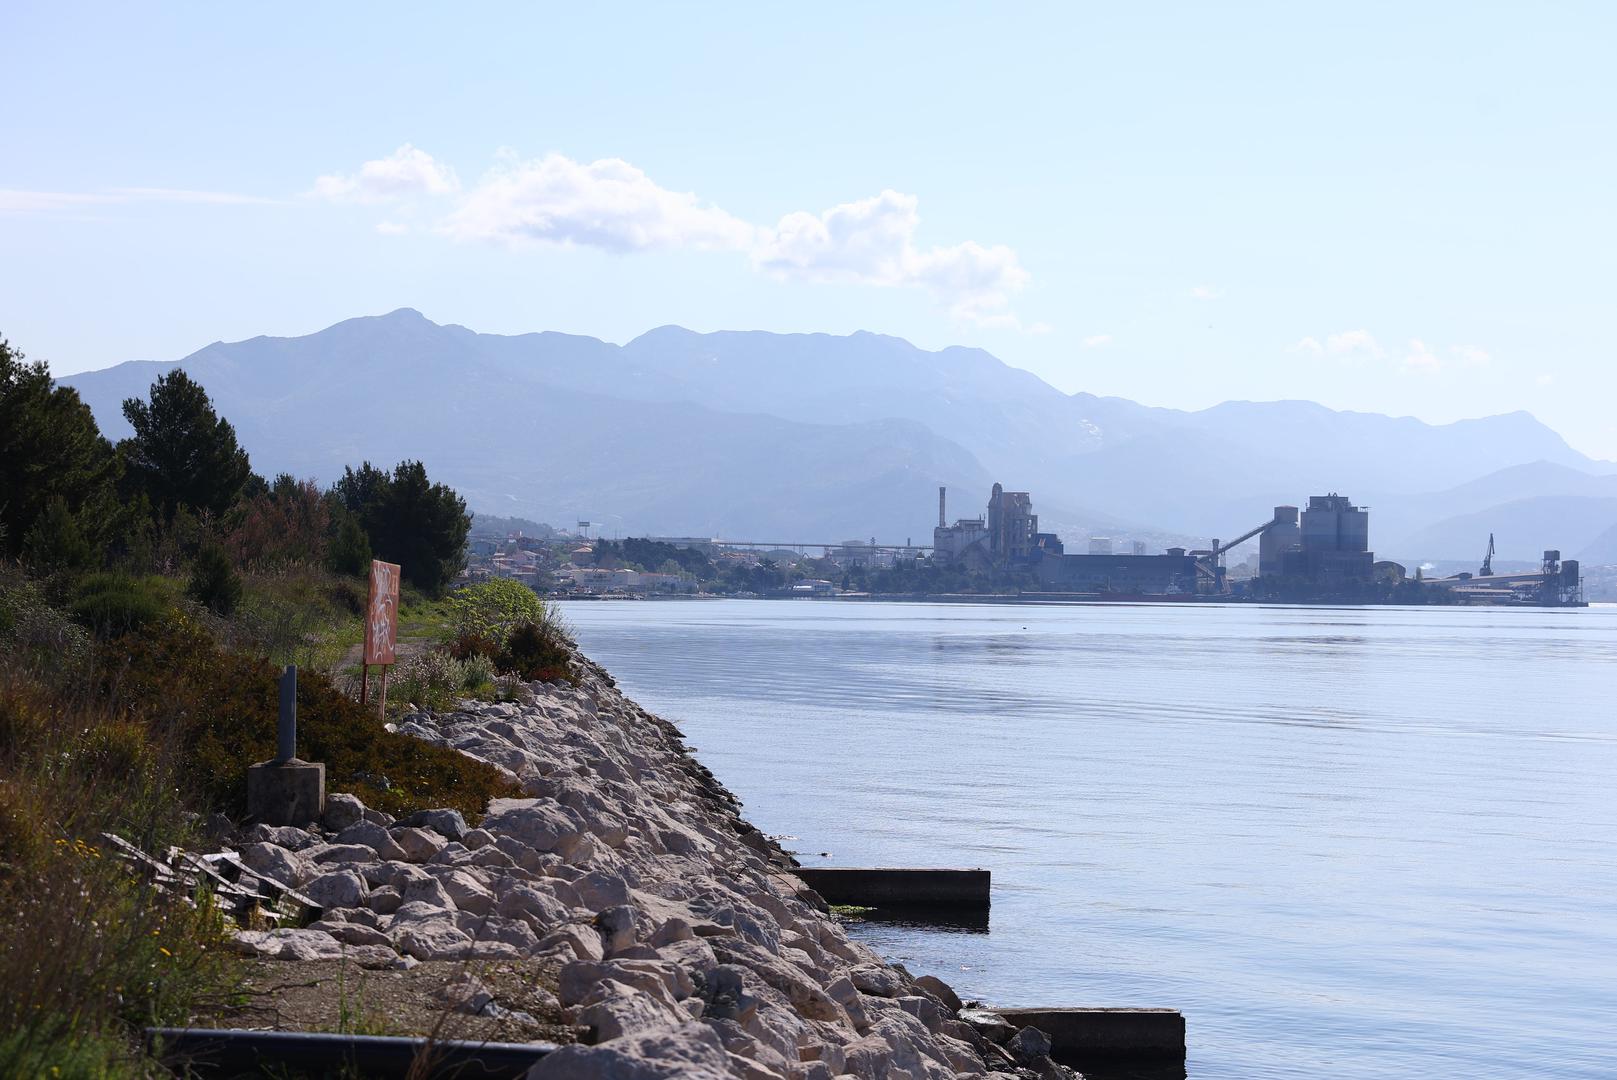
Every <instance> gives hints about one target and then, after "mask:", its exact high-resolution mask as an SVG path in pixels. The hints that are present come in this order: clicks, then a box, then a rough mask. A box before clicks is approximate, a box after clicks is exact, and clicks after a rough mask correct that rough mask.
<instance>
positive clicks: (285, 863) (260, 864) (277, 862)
mask: <svg viewBox="0 0 1617 1080" xmlns="http://www.w3.org/2000/svg"><path fill="white" fill-rule="evenodd" d="M241 861H242V865H244V866H246V867H247V869H249V870H251V871H253V873H255V874H262V875H263V876H264V877H267V878H270V879H272V880H274V881H279V882H280V883H281V884H282V885H290V886H291V887H293V888H294V889H295V888H297V887H298V886H300V885H302V884H303V883H304V882H306V881H308V880H309V879H310V878H312V877H314V875H315V870H314V868H313V867H312V866H311V865H310V864H309V860H308V859H306V858H304V857H303V856H302V855H296V854H293V853H292V852H290V851H288V850H286V849H285V848H283V847H280V846H278V845H276V844H270V843H262V842H260V843H257V844H248V845H247V846H246V847H244V848H242V849H241Z"/></svg>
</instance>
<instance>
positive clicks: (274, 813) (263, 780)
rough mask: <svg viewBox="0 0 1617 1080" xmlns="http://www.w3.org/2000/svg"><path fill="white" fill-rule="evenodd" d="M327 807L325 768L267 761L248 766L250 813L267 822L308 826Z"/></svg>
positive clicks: (293, 761) (316, 764) (309, 763)
mask: <svg viewBox="0 0 1617 1080" xmlns="http://www.w3.org/2000/svg"><path fill="white" fill-rule="evenodd" d="M325 810H326V767H325V765H323V764H322V763H320V762H318V761H299V760H298V759H297V758H292V759H291V760H290V761H265V762H262V763H260V764H258V765H249V766H248V767H247V816H248V817H249V818H251V819H253V820H254V821H258V822H262V823H263V824H265V825H307V824H308V823H309V822H311V821H318V820H320V815H321V814H323V813H325Z"/></svg>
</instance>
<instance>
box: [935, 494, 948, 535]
mask: <svg viewBox="0 0 1617 1080" xmlns="http://www.w3.org/2000/svg"><path fill="white" fill-rule="evenodd" d="M948 490H949V489H948V488H946V487H944V486H943V485H942V484H939V485H938V528H940V529H942V528H947V527H948V519H947V518H945V517H944V516H943V500H944V496H945V495H946V494H947V492H948Z"/></svg>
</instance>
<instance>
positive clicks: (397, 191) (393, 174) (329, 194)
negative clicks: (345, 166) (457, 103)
mask: <svg viewBox="0 0 1617 1080" xmlns="http://www.w3.org/2000/svg"><path fill="white" fill-rule="evenodd" d="M459 190H460V180H459V179H458V178H457V177H456V176H455V170H453V169H451V168H450V167H449V166H447V165H442V164H440V163H439V162H438V161H437V160H436V159H434V158H433V156H432V155H431V154H429V153H427V152H426V151H425V150H419V149H417V148H416V147H414V146H411V145H410V144H409V143H405V144H404V145H403V146H401V147H399V148H398V149H397V150H395V151H393V153H392V154H391V155H389V156H388V157H385V158H377V159H376V160H374V161H367V162H365V164H363V165H361V166H360V167H359V171H358V172H357V173H333V174H331V175H329V176H322V177H320V178H319V179H317V180H315V182H314V190H313V192H312V193H311V194H313V195H315V196H317V197H319V198H322V199H330V200H331V201H333V202H359V203H375V202H387V201H389V200H392V199H401V198H410V197H412V196H417V195H450V194H453V193H454V192H456V191H459Z"/></svg>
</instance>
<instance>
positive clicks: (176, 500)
mask: <svg viewBox="0 0 1617 1080" xmlns="http://www.w3.org/2000/svg"><path fill="white" fill-rule="evenodd" d="M124 417H125V418H126V419H127V420H128V421H129V424H130V426H131V427H133V428H134V429H135V434H134V435H133V436H131V437H130V438H128V439H125V440H124V441H123V442H121V443H119V444H118V451H119V453H120V455H121V456H122V457H123V459H124V463H125V468H126V470H127V476H128V480H129V484H130V487H131V488H132V489H133V490H134V491H136V492H144V493H145V494H146V495H147V496H148V497H149V498H150V499H151V502H152V506H153V508H154V509H155V510H157V512H158V513H160V514H161V515H163V516H164V517H167V516H168V515H171V514H173V513H174V511H175V510H176V509H178V508H179V507H182V506H183V507H189V508H190V509H191V510H192V511H193V512H195V513H197V514H208V515H211V516H212V517H214V518H216V519H217V518H219V517H220V516H222V515H223V514H224V513H225V511H227V510H229V509H230V506H231V504H232V503H233V502H235V500H236V498H237V496H239V495H240V494H241V493H242V490H243V489H244V487H245V486H246V485H247V482H248V480H249V479H250V478H251V477H252V474H253V470H252V466H251V464H250V463H249V462H248V460H247V452H246V451H245V450H243V449H242V448H241V446H240V445H239V444H238V443H237V442H236V429H235V428H233V427H231V426H230V422H229V421H228V420H224V419H222V418H221V417H220V416H219V415H218V414H217V413H216V412H214V409H213V403H212V402H211V401H210V400H209V399H208V394H207V391H205V390H203V389H202V387H201V386H199V385H198V384H197V383H196V382H194V381H193V380H192V379H191V377H190V376H189V375H187V374H186V373H185V372H184V371H181V370H180V369H178V368H176V369H174V370H173V371H171V372H169V373H168V374H167V375H163V376H160V377H159V378H158V380H157V381H156V382H155V383H153V384H152V389H151V400H150V402H146V401H142V400H140V399H139V398H130V399H129V400H127V401H125V402H124Z"/></svg>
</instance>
